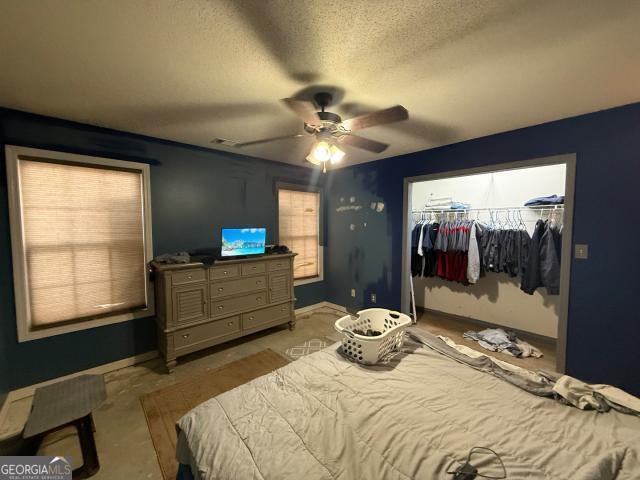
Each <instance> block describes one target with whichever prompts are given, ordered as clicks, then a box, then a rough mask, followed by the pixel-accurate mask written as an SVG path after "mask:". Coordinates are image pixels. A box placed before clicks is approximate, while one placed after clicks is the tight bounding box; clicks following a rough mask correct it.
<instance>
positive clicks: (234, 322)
mask: <svg viewBox="0 0 640 480" xmlns="http://www.w3.org/2000/svg"><path fill="white" fill-rule="evenodd" d="M239 331H240V317H239V316H237V315H236V316H235V317H229V318H223V319H221V320H216V321H214V322H211V323H205V324H204V325H198V326H196V327H191V328H185V329H183V330H179V331H177V332H175V334H174V338H173V344H174V348H175V349H176V350H178V349H180V348H185V347H189V346H191V345H196V344H198V343H202V342H206V341H207V340H212V339H214V338H218V337H224V336H226V335H231V334H233V333H238V332H239Z"/></svg>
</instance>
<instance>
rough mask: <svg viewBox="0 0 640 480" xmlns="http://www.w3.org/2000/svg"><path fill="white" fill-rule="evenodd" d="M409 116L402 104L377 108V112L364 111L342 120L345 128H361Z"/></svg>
mask: <svg viewBox="0 0 640 480" xmlns="http://www.w3.org/2000/svg"><path fill="white" fill-rule="evenodd" d="M407 118H409V112H408V111H407V109H406V108H404V107H403V106H402V105H396V106H395V107H391V108H386V109H384V110H378V111H377V112H371V113H365V114H364V115H360V116H358V117H354V118H350V119H349V120H345V121H344V122H342V125H343V126H344V127H345V128H346V129H347V130H351V131H354V130H362V129H363V128H369V127H375V126H376V125H384V124H385V123H393V122H399V121H400V120H406V119H407Z"/></svg>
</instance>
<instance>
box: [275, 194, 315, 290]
mask: <svg viewBox="0 0 640 480" xmlns="http://www.w3.org/2000/svg"><path fill="white" fill-rule="evenodd" d="M280 190H293V191H296V192H312V193H317V194H318V196H319V200H318V275H316V276H315V277H310V278H301V279H300V280H295V279H294V280H293V286H294V287H299V286H302V285H308V284H310V283H316V282H322V281H324V247H323V246H322V245H321V244H320V241H321V238H322V219H321V217H322V201H323V198H322V190H321V189H319V188H311V187H304V186H302V185H295V184H290V183H279V184H277V185H276V209H277V222H276V225H277V228H276V235H277V238H278V243H280Z"/></svg>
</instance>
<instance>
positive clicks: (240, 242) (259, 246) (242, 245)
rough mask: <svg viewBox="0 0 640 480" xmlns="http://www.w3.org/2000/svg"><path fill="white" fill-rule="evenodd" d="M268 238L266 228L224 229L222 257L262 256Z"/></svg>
mask: <svg viewBox="0 0 640 480" xmlns="http://www.w3.org/2000/svg"><path fill="white" fill-rule="evenodd" d="M266 236H267V229H266V228H223V229H222V248H221V256H223V257H237V256H244V255H261V254H263V253H264V244H265V240H266Z"/></svg>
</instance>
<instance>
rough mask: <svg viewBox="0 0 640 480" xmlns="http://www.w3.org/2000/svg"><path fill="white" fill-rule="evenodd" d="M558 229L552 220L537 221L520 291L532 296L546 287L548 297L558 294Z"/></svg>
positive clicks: (559, 235)
mask: <svg viewBox="0 0 640 480" xmlns="http://www.w3.org/2000/svg"><path fill="white" fill-rule="evenodd" d="M561 242H562V235H561V233H560V229H559V228H558V226H557V225H556V223H555V222H554V221H553V220H538V221H537V222H536V226H535V230H534V232H533V235H532V237H531V244H530V246H529V260H528V263H527V267H526V270H525V275H524V276H523V277H522V285H521V286H520V289H521V290H522V291H523V292H525V293H528V294H529V295H533V292H535V291H536V289H537V288H538V287H546V288H547V293H548V294H549V295H558V294H559V293H560V251H559V245H560V243H561Z"/></svg>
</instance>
